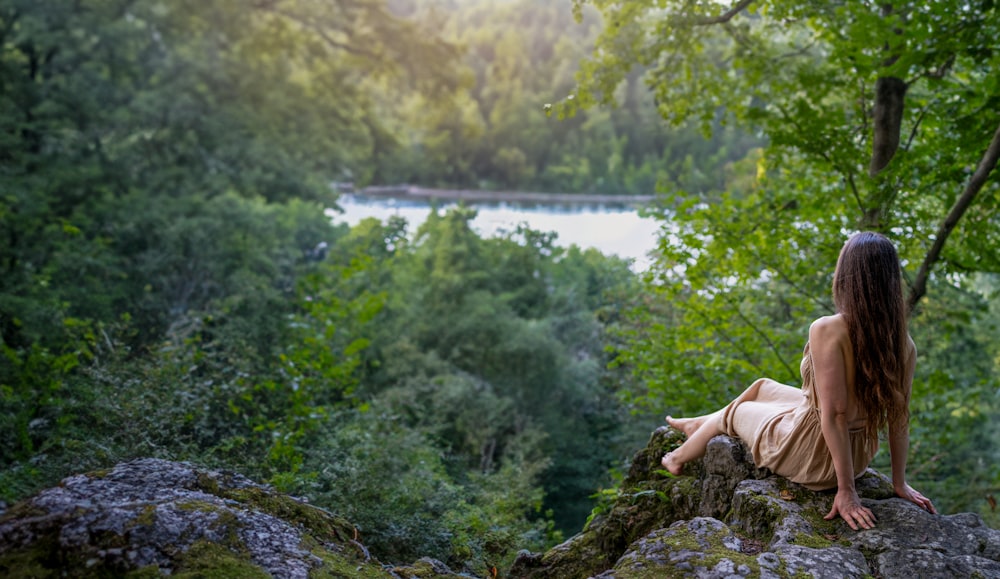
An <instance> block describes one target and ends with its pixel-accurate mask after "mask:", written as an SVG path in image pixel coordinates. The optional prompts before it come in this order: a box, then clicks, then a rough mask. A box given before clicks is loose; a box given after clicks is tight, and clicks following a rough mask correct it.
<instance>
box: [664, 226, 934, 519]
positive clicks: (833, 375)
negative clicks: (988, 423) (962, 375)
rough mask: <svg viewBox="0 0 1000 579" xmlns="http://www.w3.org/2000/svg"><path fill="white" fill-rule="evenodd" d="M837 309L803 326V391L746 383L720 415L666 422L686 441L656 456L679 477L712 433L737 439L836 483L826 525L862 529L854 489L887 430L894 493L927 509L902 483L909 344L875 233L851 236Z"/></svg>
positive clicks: (836, 292)
mask: <svg viewBox="0 0 1000 579" xmlns="http://www.w3.org/2000/svg"><path fill="white" fill-rule="evenodd" d="M833 303H834V306H835V307H836V310H837V313H836V314H834V315H832V316H826V317H822V318H820V319H818V320H816V321H815V322H813V323H812V325H811V326H810V327H809V341H808V342H807V343H806V347H805V351H804V353H803V356H802V365H801V372H802V389H801V390H800V389H798V388H793V387H791V386H785V385H783V384H779V383H777V382H775V381H773V380H769V379H767V378H763V379H760V380H758V381H756V382H754V383H753V384H752V385H751V386H750V387H749V388H747V390H746V391H745V392H743V394H741V395H740V396H739V397H738V398H736V400H733V401H732V402H730V403H729V404H728V405H727V406H726V407H724V408H722V409H721V410H719V411H717V412H715V413H713V414H709V415H706V416H699V417H696V418H686V419H684V418H682V419H678V418H672V417H670V416H668V417H667V422H668V423H669V424H670V426H672V427H674V428H676V429H678V430H680V431H681V432H683V433H685V434H687V440H686V441H685V442H684V444H682V445H681V446H680V447H679V448H677V449H676V450H674V451H673V452H669V453H667V454H666V455H664V457H663V461H662V462H663V466H664V468H666V469H667V470H668V471H670V472H671V473H672V474H674V475H680V474H681V471H682V469H683V467H684V464H685V463H687V462H690V461H692V460H695V459H697V458H701V457H702V456H703V455H704V454H705V448H706V447H707V445H708V441H709V440H711V439H712V438H713V437H714V436H716V435H719V434H728V435H730V436H736V437H739V438H740V439H742V440H743V441H744V442H746V443H747V445H748V446H749V448H750V451H751V453H752V455H753V459H754V462H755V463H756V464H757V466H761V467H767V468H769V469H770V470H771V471H772V472H775V473H777V474H780V475H782V476H785V477H787V478H789V479H791V480H792V481H793V482H796V483H799V484H801V485H803V486H805V487H807V488H810V489H813V490H824V489H829V488H833V487H836V488H837V495H836V497H835V498H834V500H833V507H832V509H831V510H830V512H829V513H828V514H827V515H826V517H825V518H826V519H827V520H830V519H833V518H835V517H836V516H837V515H840V516H841V517H843V518H844V520H845V521H847V524H848V525H850V526H851V528H852V529H854V530H857V529H858V527H861V528H863V529H870V528H872V527H873V526H874V525H875V516H874V514H873V513H872V511H871V510H870V509H868V508H867V507H864V506H862V504H861V499H860V498H859V497H858V493H857V490H856V489H855V487H854V479H855V478H856V477H858V476H860V475H861V474H862V473H863V472H864V471H865V469H866V468H868V464H869V463H870V462H871V460H872V458H873V457H874V456H875V452H876V451H877V450H878V445H879V441H878V433H879V432H880V431H882V430H885V429H888V433H889V452H890V455H891V463H892V484H893V488H894V490H895V491H896V494H897V495H899V496H900V497H902V498H904V499H907V500H909V501H912V502H913V503H915V504H917V505H919V506H920V507H921V508H923V509H926V510H927V511H929V512H931V513H936V512H937V511H936V510H935V508H934V505H933V504H931V501H930V500H928V499H927V498H926V497H924V496H923V495H921V494H920V493H918V492H917V491H915V490H914V489H913V488H912V487H910V486H909V485H908V484H906V474H905V473H906V454H907V451H908V449H909V410H908V406H909V400H910V390H911V386H912V384H913V370H914V366H915V364H916V356H917V353H916V347H915V346H914V345H913V340H911V339H910V336H909V334H908V333H907V329H906V310H905V306H904V305H903V290H902V282H901V274H900V268H899V257H898V256H897V254H896V249H895V248H894V247H893V245H892V243H891V242H890V241H889V240H888V239H887V238H886V237H884V236H882V235H879V234H877V233H870V232H862V233H858V234H855V235H853V236H852V237H851V238H850V239H848V240H847V243H845V244H844V247H843V249H841V251H840V257H839V258H838V260H837V269H836V271H835V272H834V275H833Z"/></svg>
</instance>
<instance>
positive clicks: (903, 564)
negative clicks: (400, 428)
mask: <svg viewBox="0 0 1000 579" xmlns="http://www.w3.org/2000/svg"><path fill="white" fill-rule="evenodd" d="M682 441H683V435H681V434H680V433H679V432H676V431H674V430H672V429H670V428H669V427H662V428H659V429H658V430H656V432H654V433H653V435H652V437H651V438H650V441H649V444H648V445H647V446H646V448H644V449H643V450H641V451H639V453H638V454H636V456H635V458H634V459H633V462H632V467H631V469H630V470H629V473H628V476H627V477H626V478H625V479H624V481H623V482H622V485H621V487H620V488H619V491H618V493H617V496H615V497H614V498H613V499H612V500H609V501H607V502H606V503H605V504H602V505H598V507H597V508H596V509H595V511H594V512H595V515H594V516H593V517H592V519H591V520H590V521H589V522H588V524H587V526H586V527H585V528H584V530H583V531H582V532H581V533H579V534H577V535H576V536H574V537H572V538H570V539H569V540H568V541H566V542H564V543H562V544H561V545H558V546H556V547H554V548H552V549H551V550H549V551H548V552H546V553H527V552H523V553H521V554H520V555H519V556H518V559H517V560H516V562H515V563H514V566H513V567H512V568H511V570H510V573H509V576H510V577H512V578H518V579H549V578H551V579H573V578H581V579H582V578H587V577H596V578H599V579H629V578H636V579H638V578H649V577H700V578H735V577H762V578H778V577H815V578H818V579H821V578H836V579H842V578H858V579H861V578H865V577H880V578H883V579H895V578H905V579H912V578H913V577H921V578H938V577H940V578H946V577H947V578H951V577H982V578H1000V531H998V530H995V529H990V528H988V527H987V526H986V525H985V524H984V523H983V521H982V519H981V518H980V517H979V516H978V515H974V514H971V513H963V514H957V515H950V516H944V515H932V514H930V513H928V512H926V511H924V510H922V509H920V508H919V507H917V506H916V505H914V504H913V503H910V502H908V501H905V500H903V499H900V498H896V497H895V494H894V493H893V490H892V484H891V481H890V480H889V479H888V478H887V477H885V476H883V475H882V474H880V473H878V472H876V471H875V470H873V469H868V471H867V472H866V473H865V474H864V475H863V476H862V477H861V478H859V479H858V481H857V488H858V492H859V494H860V495H861V497H862V501H863V503H864V504H865V505H866V506H868V507H869V508H871V509H872V511H873V512H874V513H875V516H876V517H877V519H878V522H877V525H876V527H875V528H874V529H869V530H860V531H853V530H851V528H850V527H849V526H848V525H847V523H845V522H844V521H843V520H842V519H839V518H838V519H837V520H834V521H826V520H824V519H823V516H824V515H825V514H826V513H828V512H829V511H830V506H831V504H832V503H833V497H834V492H832V491H826V492H815V491H811V490H809V489H806V488H805V487H802V486H800V485H797V484H794V483H792V482H790V481H788V480H787V479H785V478H783V477H779V476H775V475H773V474H771V473H769V472H768V471H767V470H764V469H758V468H757V467H755V466H754V465H753V462H752V461H751V460H750V457H749V454H748V452H747V449H746V447H745V446H744V445H743V444H742V443H741V442H740V441H738V440H735V439H732V438H729V437H727V436H718V437H716V438H714V439H713V440H712V441H711V442H710V443H709V445H708V449H707V452H706V455H705V457H704V459H702V460H700V461H695V462H693V463H690V464H688V465H686V466H685V476H682V477H676V478H675V477H671V476H669V474H668V473H666V472H665V471H664V470H662V467H661V466H660V458H661V457H662V456H663V454H664V453H666V452H668V451H670V450H672V449H674V448H676V447H677V446H678V445H680V443H681V442H682Z"/></svg>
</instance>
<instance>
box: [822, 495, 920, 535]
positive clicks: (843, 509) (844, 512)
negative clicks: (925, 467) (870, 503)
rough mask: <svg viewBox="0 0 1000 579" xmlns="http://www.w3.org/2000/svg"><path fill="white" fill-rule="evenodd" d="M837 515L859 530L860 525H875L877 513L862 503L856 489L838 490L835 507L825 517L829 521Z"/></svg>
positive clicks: (864, 526) (870, 526)
mask: <svg viewBox="0 0 1000 579" xmlns="http://www.w3.org/2000/svg"><path fill="white" fill-rule="evenodd" d="M910 490H912V489H910ZM837 515H840V516H841V517H843V518H844V520H845V521H847V524H848V525H850V526H851V528H852V529H854V530H855V531H857V530H858V527H861V528H862V529H871V528H874V527H875V513H872V510H871V509H869V508H868V507H866V506H864V505H862V504H861V498H860V497H858V492H857V491H856V490H854V489H844V490H838V491H837V496H836V497H834V499H833V507H832V508H831V509H830V512H829V513H828V514H827V515H826V516H825V517H823V518H824V519H826V520H828V521H829V520H831V519H834V518H836V517H837Z"/></svg>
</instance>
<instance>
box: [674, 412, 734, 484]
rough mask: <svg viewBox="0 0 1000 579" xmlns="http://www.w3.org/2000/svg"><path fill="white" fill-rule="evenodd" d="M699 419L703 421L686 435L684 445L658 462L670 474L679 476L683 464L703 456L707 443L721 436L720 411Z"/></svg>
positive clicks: (682, 469)
mask: <svg viewBox="0 0 1000 579" xmlns="http://www.w3.org/2000/svg"><path fill="white" fill-rule="evenodd" d="M699 418H703V419H704V420H702V422H701V425H700V426H699V427H698V429H697V430H695V431H694V432H693V433H692V434H689V435H688V439H687V440H685V441H684V444H682V445H680V446H679V447H678V448H677V449H676V450H674V451H673V452H668V453H667V454H665V455H663V460H661V461H660V464H662V465H663V468H665V469H667V470H668V471H670V474H673V475H678V476H679V475H680V474H681V473H682V472H683V471H684V464H685V463H688V462H691V461H692V460H696V459H699V458H701V457H703V456H705V449H706V448H708V441H710V440H712V439H713V438H715V437H716V436H718V435H720V434H723V430H722V410H719V411H718V412H714V413H712V414H709V415H707V416H701V417H699Z"/></svg>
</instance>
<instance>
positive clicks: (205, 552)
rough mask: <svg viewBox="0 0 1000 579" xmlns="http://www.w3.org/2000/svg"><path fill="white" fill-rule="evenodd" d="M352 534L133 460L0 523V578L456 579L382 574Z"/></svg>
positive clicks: (292, 502) (287, 501)
mask: <svg viewBox="0 0 1000 579" xmlns="http://www.w3.org/2000/svg"><path fill="white" fill-rule="evenodd" d="M355 536H356V535H355V530H354V527H353V526H352V525H351V524H350V523H348V522H347V521H345V520H343V519H340V518H339V517H336V516H334V515H332V514H330V513H328V512H326V511H324V510H322V509H319V508H317V507H314V506H311V505H309V504H308V503H306V502H304V501H301V500H298V499H295V498H292V497H289V496H287V495H282V494H280V493H276V492H273V491H272V490H271V489H269V488H268V487H264V486H261V485H257V484H255V483H253V482H252V481H250V480H249V479H247V478H245V477H242V476H240V475H238V474H233V473H224V472H216V471H210V470H204V469H199V468H196V467H194V466H192V465H190V464H187V463H174V462H168V461H163V460H157V459H142V460H137V461H132V462H128V463H123V464H120V465H117V466H116V467H114V468H113V469H110V470H108V471H102V472H94V473H89V474H83V475H77V476H72V477H69V478H67V479H64V480H63V481H62V483H60V485H59V486H58V487H55V488H51V489H48V490H45V491H42V492H41V493H39V494H38V495H36V496H34V497H32V498H31V499H28V500H26V501H23V502H20V503H18V504H15V505H12V506H10V507H9V508H8V509H6V512H4V513H3V515H2V518H0V576H2V577H32V578H44V577H108V576H122V575H125V574H131V575H130V576H138V577H159V576H162V575H181V576H199V577H202V576H211V577H220V578H222V577H240V578H243V577H279V578H290V579H292V578H296V579H297V578H306V577H317V576H318V577H372V578H376V577H384V578H390V577H397V578H398V577H455V576H456V575H455V574H454V573H452V572H451V571H450V570H448V568H447V567H445V566H444V565H443V564H442V563H440V562H438V561H434V560H431V559H427V560H421V561H418V562H417V563H415V564H414V566H413V567H408V568H405V569H404V568H401V569H400V570H401V571H402V572H403V574H397V573H395V572H394V569H393V568H391V567H387V566H383V565H382V564H381V563H379V562H378V561H377V560H375V559H372V558H371V557H370V555H369V553H368V551H367V549H366V548H365V547H364V546H363V545H361V544H360V543H358V542H357V541H355V540H354V538H355Z"/></svg>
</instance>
